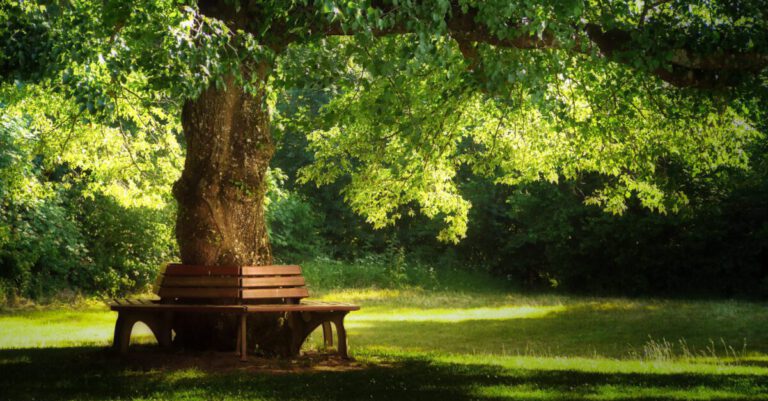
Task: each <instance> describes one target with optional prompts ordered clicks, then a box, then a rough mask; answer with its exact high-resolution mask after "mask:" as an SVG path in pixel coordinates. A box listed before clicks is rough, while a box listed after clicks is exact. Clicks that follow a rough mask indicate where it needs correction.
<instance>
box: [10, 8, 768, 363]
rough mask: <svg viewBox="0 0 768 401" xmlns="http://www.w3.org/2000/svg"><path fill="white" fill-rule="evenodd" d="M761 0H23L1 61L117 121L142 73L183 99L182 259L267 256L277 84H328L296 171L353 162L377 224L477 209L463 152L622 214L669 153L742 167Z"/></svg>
mask: <svg viewBox="0 0 768 401" xmlns="http://www.w3.org/2000/svg"><path fill="white" fill-rule="evenodd" d="M766 10H768V7H766V4H765V2H764V1H762V0H752V1H748V0H743V1H722V2H712V1H698V2H689V1H682V0H671V1H653V2H633V3H631V4H630V3H627V2H623V1H590V0H567V1H562V0H549V1H528V0H521V1H502V0H498V1H496V0H494V1H473V0H458V1H449V0H430V1H424V2H414V1H406V0H389V1H377V0H361V1H349V2H347V1H332V0H317V1H311V0H297V1H240V0H215V1H213V0H212V1H199V2H198V3H197V4H187V5H185V4H184V3H183V2H176V1H171V0H164V1H135V2H124V1H117V0H114V1H112V0H107V1H99V2H93V1H87V0H83V1H77V2H61V3H60V2H50V3H47V2H46V3H36V2H11V1H8V2H6V3H5V5H4V7H3V9H2V11H0V16H2V20H3V22H4V23H3V25H2V28H0V35H2V38H3V44H2V45H3V47H4V50H5V51H4V56H3V58H2V59H0V72H1V73H2V76H3V78H4V81H5V82H10V81H12V80H15V81H16V82H36V83H37V84H38V85H40V86H41V87H44V88H48V90H51V91H54V92H57V91H58V92H60V93H64V94H65V95H66V96H67V97H68V98H70V99H74V101H75V103H77V104H79V105H80V111H79V113H83V112H85V111H88V113H89V116H88V117H87V118H89V119H91V120H96V121H101V122H103V123H104V124H107V125H112V126H114V125H115V124H118V125H119V124H120V122H121V120H120V119H115V118H114V110H115V105H116V104H117V103H118V100H117V99H120V97H121V96H122V95H123V94H125V93H126V92H130V93H133V94H135V95H136V98H137V99H136V100H135V101H136V102H137V103H146V104H151V103H153V102H157V101H158V100H159V97H162V98H164V99H184V101H183V105H182V106H181V107H180V108H181V123H182V125H183V134H184V137H183V143H184V145H185V146H186V161H185V164H184V169H183V172H182V175H181V177H180V178H179V180H178V181H176V183H175V184H174V186H173V194H174V196H175V198H176V200H177V201H178V206H179V208H178V219H177V225H176V236H177V239H178V242H179V248H180V252H181V260H182V262H183V263H186V264H197V265H232V264H235V265H263V264H269V263H271V261H272V254H271V250H270V247H269V241H268V234H267V230H266V228H265V225H264V208H263V198H264V194H265V190H266V187H265V185H266V180H265V177H266V174H267V169H268V166H269V160H270V158H271V156H272V154H273V152H274V144H273V141H272V138H271V134H270V124H271V123H274V121H273V120H272V118H271V117H270V112H269V109H270V107H269V105H270V104H271V103H273V102H274V99H275V97H276V96H277V94H278V93H279V91H280V88H290V87H297V86H306V85H314V87H315V88H319V89H322V90H325V91H326V92H328V94H329V95H330V96H331V97H332V100H331V102H330V103H329V104H328V105H327V106H326V107H325V108H324V109H323V111H322V112H321V113H320V118H318V119H315V120H313V121H312V123H313V124H314V125H313V128H315V130H314V131H313V132H311V134H310V135H309V137H310V142H311V147H312V149H313V151H314V154H315V161H314V163H313V164H312V165H311V166H309V167H308V168H306V169H304V170H303V171H302V173H301V174H302V179H303V180H305V181H314V182H316V183H318V184H325V183H330V182H333V181H335V180H338V179H341V178H343V177H347V178H346V179H348V183H347V184H346V185H345V189H344V195H345V199H346V200H347V201H348V202H349V203H350V204H351V205H352V207H353V209H354V210H355V211H357V212H359V213H361V214H363V215H364V216H366V218H367V219H368V220H369V221H370V222H371V223H372V224H374V225H375V226H382V225H385V224H389V223H392V222H394V221H396V220H397V219H398V218H399V217H400V216H402V215H403V214H404V213H416V212H421V213H423V214H425V215H427V216H429V217H431V218H438V219H442V220H443V221H444V223H445V228H444V229H443V231H442V232H441V233H440V238H441V239H443V240H446V241H458V240H459V239H460V238H461V237H462V236H463V235H464V232H465V230H466V221H467V214H468V210H469V208H470V204H469V203H468V202H467V201H466V200H465V199H463V198H462V196H461V194H460V193H459V191H458V190H457V186H456V183H455V179H456V177H457V171H458V170H460V169H468V170H470V171H472V172H473V173H475V174H480V175H483V176H488V177H493V179H494V180H495V182H496V183H498V184H504V185H514V184H516V183H521V182H529V181H535V180H541V179H545V180H549V181H557V180H559V179H561V178H565V179H569V178H575V177H577V176H578V175H579V174H583V173H597V174H601V175H604V176H607V177H609V178H610V180H609V181H610V185H608V186H606V187H604V188H601V189H598V190H596V191H595V192H594V193H593V194H592V195H591V197H590V198H589V199H590V202H593V203H597V204H601V205H603V206H604V207H606V208H607V209H608V210H611V211H613V212H617V213H620V212H621V211H622V210H623V208H624V207H625V206H624V204H625V201H626V199H627V198H628V197H631V196H636V197H637V198H639V199H640V201H641V202H642V204H643V205H644V206H646V207H648V208H651V209H655V210H658V211H660V212H665V211H666V210H668V209H674V208H676V207H677V206H678V205H679V204H680V203H681V202H685V194H684V193H682V192H680V191H679V188H675V186H674V183H673V182H670V181H669V180H667V179H666V177H665V173H664V169H665V166H666V165H667V164H669V162H670V161H674V162H675V163H678V164H681V165H683V166H685V168H687V169H689V170H690V172H691V173H692V174H701V173H704V172H707V171H712V170H713V169H717V168H719V167H722V166H737V167H742V168H745V167H746V166H747V164H748V153H747V152H746V151H745V148H746V145H747V144H748V143H749V142H750V141H753V140H755V138H760V137H762V132H763V129H764V127H765V117H764V114H763V111H762V110H765V109H766V108H765V99H766V89H768V85H766V83H767V82H768V76H767V75H766V66H768V33H767V32H768V29H766V28H768V27H766V21H768V18H766V15H765V13H766ZM158 94H160V95H158ZM148 117H149V118H155V116H151V115H149V116H148ZM37 118H38V119H39V120H51V119H56V117H51V116H39V115H38V116H37ZM276 120H277V121H280V119H279V116H278V118H277V119H276ZM275 324H276V323H271V324H268V325H266V326H267V328H266V329H265V330H266V331H269V330H270V329H273V328H274V327H275ZM209 325H211V326H213V323H209ZM198 330H199V328H198ZM187 331H188V329H185V328H184V327H183V325H182V326H179V327H177V334H178V337H177V338H178V339H180V341H182V340H183V339H184V338H185V333H186V332H187ZM266 331H265V332H266ZM201 341H202V340H200V339H199V338H198V339H194V340H191V342H197V343H198V345H199V343H200V342H201ZM264 344H267V343H264ZM266 348H267V349H266V350H267V351H269V346H268V345H267V346H266Z"/></svg>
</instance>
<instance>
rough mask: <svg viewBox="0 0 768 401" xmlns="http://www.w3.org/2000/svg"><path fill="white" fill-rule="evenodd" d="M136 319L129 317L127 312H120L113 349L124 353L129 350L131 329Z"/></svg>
mask: <svg viewBox="0 0 768 401" xmlns="http://www.w3.org/2000/svg"><path fill="white" fill-rule="evenodd" d="M134 323H136V320H134V319H130V318H128V316H126V314H125V313H123V312H118V314H117V322H116V323H115V336H114V338H113V340H112V349H114V350H116V351H118V352H120V353H121V354H124V353H126V352H128V345H129V344H130V343H131V331H133V324H134Z"/></svg>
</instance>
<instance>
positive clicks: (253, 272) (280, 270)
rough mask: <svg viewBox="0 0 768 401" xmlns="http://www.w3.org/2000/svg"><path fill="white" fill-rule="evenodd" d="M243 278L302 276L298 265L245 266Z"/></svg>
mask: <svg viewBox="0 0 768 401" xmlns="http://www.w3.org/2000/svg"><path fill="white" fill-rule="evenodd" d="M242 274H243V276H275V275H283V276H289V275H297V274H301V267H299V266H296V265H282V266H281V265H272V266H243V273H242Z"/></svg>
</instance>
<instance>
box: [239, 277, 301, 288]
mask: <svg viewBox="0 0 768 401" xmlns="http://www.w3.org/2000/svg"><path fill="white" fill-rule="evenodd" d="M303 285H304V277H303V276H285V277H280V276H278V277H251V278H243V288H254V287H300V286H303Z"/></svg>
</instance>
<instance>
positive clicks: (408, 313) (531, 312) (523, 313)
mask: <svg viewBox="0 0 768 401" xmlns="http://www.w3.org/2000/svg"><path fill="white" fill-rule="evenodd" d="M565 309H566V308H565V306H563V305H554V306H506V307H501V308H469V309H426V310H425V309H413V308H406V309H390V310H388V311H386V312H373V313H360V314H352V315H350V316H349V318H347V319H348V321H349V322H366V321H377V322H443V323H455V322H465V321H468V320H507V319H538V318H543V317H546V316H547V315H549V314H552V313H556V312H563V311H565Z"/></svg>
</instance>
